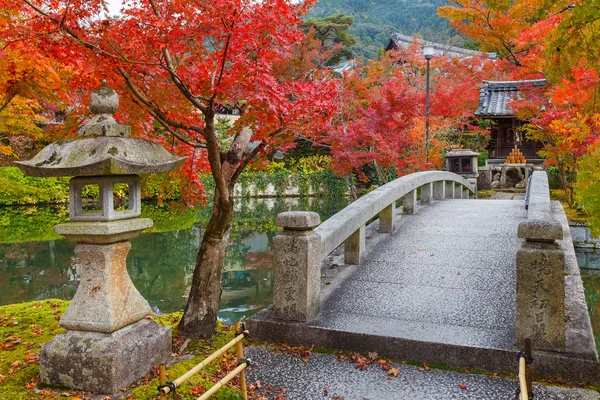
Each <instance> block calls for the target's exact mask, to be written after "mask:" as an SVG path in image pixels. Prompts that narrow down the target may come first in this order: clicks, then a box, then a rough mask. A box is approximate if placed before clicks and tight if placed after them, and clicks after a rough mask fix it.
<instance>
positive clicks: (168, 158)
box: [16, 136, 185, 176]
mask: <svg viewBox="0 0 600 400" xmlns="http://www.w3.org/2000/svg"><path fill="white" fill-rule="evenodd" d="M184 161H185V157H175V156H173V155H172V154H171V153H169V152H168V151H167V150H165V149H164V148H163V147H162V146H161V145H159V144H157V143H154V142H151V141H149V140H146V139H134V138H122V137H111V136H107V137H94V138H84V139H75V140H72V139H71V140H62V141H60V142H56V143H52V144H50V145H48V146H46V147H44V148H43V149H42V151H40V152H39V153H38V154H37V155H36V156H35V157H34V158H32V159H31V160H27V161H19V162H16V164H17V165H18V167H19V168H20V169H21V170H22V171H23V172H24V173H25V174H26V175H31V176H100V175H131V174H135V175H139V174H149V173H155V172H167V171H173V170H175V169H178V168H179V167H181V164H183V162H184Z"/></svg>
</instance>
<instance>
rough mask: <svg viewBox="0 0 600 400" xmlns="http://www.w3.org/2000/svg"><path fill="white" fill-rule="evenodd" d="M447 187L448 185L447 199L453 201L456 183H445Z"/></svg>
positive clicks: (446, 190)
mask: <svg viewBox="0 0 600 400" xmlns="http://www.w3.org/2000/svg"><path fill="white" fill-rule="evenodd" d="M445 185H446V189H445V192H446V195H445V198H446V199H453V198H454V181H445Z"/></svg>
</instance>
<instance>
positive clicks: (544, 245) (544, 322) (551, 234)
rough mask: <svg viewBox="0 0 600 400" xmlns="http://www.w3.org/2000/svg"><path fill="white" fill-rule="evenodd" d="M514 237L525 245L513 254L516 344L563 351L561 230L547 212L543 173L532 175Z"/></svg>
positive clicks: (548, 211)
mask: <svg viewBox="0 0 600 400" xmlns="http://www.w3.org/2000/svg"><path fill="white" fill-rule="evenodd" d="M518 236H519V237H520V238H522V239H525V241H524V242H523V243H522V244H521V247H520V248H519V250H518V251H517V342H518V343H519V344H521V345H522V344H524V343H525V339H531V345H532V348H533V349H537V350H551V351H564V350H565V320H564V316H565V276H564V269H565V259H564V257H565V255H564V251H563V250H562V248H561V247H560V246H559V245H558V243H556V240H561V239H562V238H563V230H562V226H561V224H560V223H559V222H557V221H555V220H554V219H553V217H552V214H551V211H550V194H549V190H548V178H547V175H546V173H545V172H535V173H534V175H533V178H532V182H531V185H530V189H529V210H528V219H527V221H526V222H522V223H521V224H519V229H518Z"/></svg>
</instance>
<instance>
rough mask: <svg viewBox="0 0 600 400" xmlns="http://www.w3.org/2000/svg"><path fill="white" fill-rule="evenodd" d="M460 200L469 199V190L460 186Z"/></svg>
mask: <svg viewBox="0 0 600 400" xmlns="http://www.w3.org/2000/svg"><path fill="white" fill-rule="evenodd" d="M461 198H462V199H468V198H469V189H468V188H467V187H466V186H462V197H461Z"/></svg>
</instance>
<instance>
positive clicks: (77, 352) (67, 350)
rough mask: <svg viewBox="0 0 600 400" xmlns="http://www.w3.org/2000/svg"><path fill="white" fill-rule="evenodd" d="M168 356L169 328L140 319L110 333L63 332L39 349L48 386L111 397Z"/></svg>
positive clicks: (169, 343) (41, 366) (169, 348)
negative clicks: (109, 395) (110, 395)
mask: <svg viewBox="0 0 600 400" xmlns="http://www.w3.org/2000/svg"><path fill="white" fill-rule="evenodd" d="M170 356H171V328H170V327H164V326H160V325H159V324H157V323H156V322H154V321H151V320H148V319H143V320H141V321H138V322H136V323H135V324H132V325H129V326H126V327H125V328H123V329H120V330H118V331H116V332H114V333H111V334H106V333H98V332H82V331H67V332H65V333H62V334H60V335H58V336H56V337H55V338H54V339H52V340H51V341H50V342H48V343H46V344H45V345H43V346H42V349H41V352H40V378H41V382H42V383H44V384H47V385H53V386H62V387H69V388H72V389H78V390H84V391H86V392H98V393H103V394H115V393H117V392H119V391H120V389H121V388H124V387H127V386H129V385H130V384H132V383H133V382H135V381H136V380H138V379H140V378H142V377H143V376H144V375H146V374H147V373H148V372H150V370H151V369H152V366H154V365H160V364H162V363H166V362H167V361H168V360H169V357H170Z"/></svg>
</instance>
